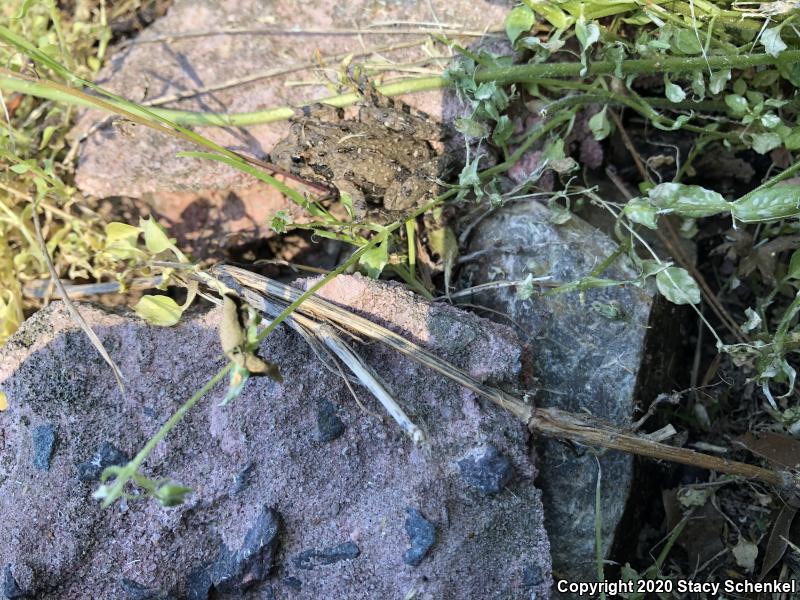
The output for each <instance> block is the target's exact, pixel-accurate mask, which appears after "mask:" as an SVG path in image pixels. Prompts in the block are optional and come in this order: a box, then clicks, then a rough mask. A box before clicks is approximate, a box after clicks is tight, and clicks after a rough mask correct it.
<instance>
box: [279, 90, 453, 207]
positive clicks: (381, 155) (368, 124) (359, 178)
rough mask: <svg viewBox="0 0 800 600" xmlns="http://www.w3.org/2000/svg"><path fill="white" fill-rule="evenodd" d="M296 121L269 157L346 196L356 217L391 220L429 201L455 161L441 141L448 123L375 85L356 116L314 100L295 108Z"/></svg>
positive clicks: (365, 93)
mask: <svg viewBox="0 0 800 600" xmlns="http://www.w3.org/2000/svg"><path fill="white" fill-rule="evenodd" d="M290 123H291V124H290V131H289V135H288V136H287V137H285V138H284V139H282V140H280V141H279V142H278V143H277V144H276V145H275V146H274V148H273V151H272V153H271V155H270V156H271V162H272V163H273V164H274V165H275V166H277V167H279V168H280V169H283V170H284V171H287V172H289V173H291V174H292V175H293V176H295V177H297V178H299V179H303V180H307V181H311V182H314V183H321V184H323V185H326V186H328V187H329V188H330V189H331V192H332V193H333V195H334V196H335V197H337V198H341V197H342V196H343V195H344V194H347V195H348V196H349V197H350V199H351V200H352V211H353V216H354V218H355V220H357V221H359V220H364V219H369V220H370V221H373V222H379V223H386V222H389V221H392V220H396V219H397V218H400V217H402V216H404V215H406V214H408V213H409V212H410V211H413V210H415V209H417V208H418V207H420V206H422V205H424V204H425V203H427V202H429V201H430V200H431V199H432V198H433V197H434V196H436V195H437V194H438V193H439V191H440V189H441V184H440V181H441V180H442V178H445V177H446V176H447V175H448V174H449V172H450V170H451V169H452V167H453V166H454V162H455V161H454V156H453V155H452V154H448V153H444V152H443V151H441V149H440V146H437V145H436V144H435V142H442V141H444V140H446V139H448V138H449V137H450V136H451V135H452V133H451V132H450V131H449V130H448V128H446V127H444V126H443V125H442V124H441V123H439V122H438V121H436V120H435V119H433V118H432V117H430V116H429V115H427V114H426V113H424V112H422V111H418V110H416V109H413V108H412V107H411V106H409V105H408V104H406V103H405V102H402V101H400V100H396V99H392V98H389V97H387V96H384V95H382V94H380V93H379V92H378V91H377V90H376V89H375V88H374V87H369V88H366V89H362V101H361V102H360V103H359V105H358V114H357V116H355V117H354V118H345V112H344V110H343V109H341V108H336V107H333V106H329V105H324V104H314V105H308V106H305V107H303V108H301V109H299V110H298V111H296V112H295V115H294V116H293V117H292V118H291V120H290Z"/></svg>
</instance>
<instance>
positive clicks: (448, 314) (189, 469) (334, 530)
mask: <svg viewBox="0 0 800 600" xmlns="http://www.w3.org/2000/svg"><path fill="white" fill-rule="evenodd" d="M321 293H322V295H324V296H325V297H326V298H328V299H330V300H333V301H335V302H337V303H340V304H342V305H345V306H349V307H351V308H352V309H353V310H354V311H356V312H358V313H359V314H361V315H363V316H365V317H368V318H371V319H374V320H376V321H377V322H379V323H381V324H383V325H385V326H388V327H391V328H392V329H394V330H395V331H397V332H399V333H400V334H401V335H403V336H404V337H406V338H407V339H410V340H414V341H415V342H417V343H419V344H421V345H423V346H424V347H426V348H427V349H428V350H429V351H431V352H433V353H435V354H436V355H438V356H441V357H442V358H444V359H446V360H448V361H450V362H451V363H453V364H455V365H457V366H458V367H459V368H461V369H463V370H465V371H467V372H468V373H470V374H471V375H472V376H473V377H475V378H476V379H478V380H480V381H492V382H493V383H496V384H498V385H504V384H511V383H513V382H515V381H516V380H517V378H518V376H519V370H520V362H519V357H520V347H519V343H518V340H517V338H516V336H515V335H514V333H513V332H512V331H511V329H509V328H507V327H505V326H502V325H498V324H495V323H492V322H490V321H488V320H485V319H481V318H479V317H477V316H476V315H473V314H470V313H466V312H463V311H460V310H458V309H456V308H453V307H451V306H447V305H444V304H439V303H434V304H430V303H427V302H424V301H421V300H420V299H419V298H418V297H417V296H415V295H413V294H411V293H409V292H408V291H407V290H405V288H403V287H402V286H398V285H390V284H380V283H376V282H372V281H370V280H368V279H366V278H364V277H360V276H341V277H339V278H337V279H335V280H334V281H332V282H331V283H329V284H327V285H326V286H325V287H324V288H323V289H322V290H321ZM78 308H79V310H80V311H81V314H82V315H83V317H84V318H85V319H86V320H87V322H88V323H89V324H90V325H91V326H92V327H93V329H94V330H95V331H96V332H97V334H98V336H99V337H100V339H101V340H102V341H103V343H104V344H105V347H106V348H107V349H108V351H109V353H110V354H111V356H112V357H113V358H114V360H115V361H116V362H117V364H118V365H119V367H120V369H121V371H122V373H123V375H124V377H125V380H126V390H125V394H124V396H123V395H122V394H121V393H120V391H119V389H118V387H117V386H116V383H115V381H114V378H113V376H111V375H110V373H109V371H108V368H107V366H106V365H105V363H104V361H103V359H102V358H101V357H99V355H98V354H97V352H96V350H95V349H94V348H93V346H92V344H91V342H90V341H88V340H87V339H86V337H85V335H84V334H83V332H82V331H81V329H80V328H79V327H78V326H77V325H76V324H75V323H73V322H72V320H71V319H70V317H69V314H68V313H67V311H66V310H64V308H63V305H62V304H61V303H60V302H54V303H52V304H51V305H50V306H48V307H47V308H45V309H44V310H42V311H40V312H38V313H36V314H35V315H33V316H32V317H31V318H30V319H28V320H27V321H26V322H25V323H24V324H23V326H22V327H21V329H20V330H19V331H18V332H17V333H16V334H15V335H14V336H12V338H11V339H10V340H9V341H8V342H7V343H6V345H5V346H3V347H2V348H0V390H2V391H3V392H5V393H6V395H7V397H8V402H9V408H8V410H7V411H5V412H4V413H3V417H2V419H0V438H1V439H3V440H4V449H3V452H2V453H0V556H2V557H3V559H4V560H3V564H6V563H8V564H11V569H12V571H13V576H14V578H15V579H14V581H15V582H16V584H18V587H19V589H20V590H23V591H26V592H28V593H29V594H30V595H31V596H33V597H36V598H38V599H41V600H56V599H57V598H125V594H126V592H125V590H124V589H123V587H122V584H121V581H122V579H123V578H124V579H126V580H128V581H130V582H135V583H136V584H137V585H139V586H142V587H143V588H148V589H151V590H163V591H164V592H165V593H168V594H170V595H172V596H174V597H176V598H185V597H188V598H192V599H202V600H208V598H209V597H215V596H217V597H225V596H232V597H235V596H236V595H237V594H240V592H239V591H233V592H222V591H221V590H219V589H217V588H216V587H215V583H216V584H220V585H222V584H225V585H227V583H228V582H230V583H231V584H233V585H231V587H232V588H237V589H238V588H239V587H241V589H242V590H243V591H242V592H241V594H242V596H243V597H245V598H247V597H252V598H264V597H268V590H269V589H273V590H274V591H275V594H276V595H277V596H278V597H279V598H285V597H291V598H296V599H297V600H316V599H318V598H348V599H352V600H371V599H373V598H404V597H406V596H407V595H408V594H409V593H411V592H412V591H413V592H415V593H416V597H417V598H420V599H428V598H444V599H448V598H468V597H481V598H488V599H498V600H499V599H506V598H520V597H525V598H528V597H529V596H530V594H531V593H536V594H537V597H538V598H545V597H547V595H548V589H549V586H550V585H551V581H552V580H551V576H550V558H549V545H548V541H547V536H546V533H545V530H544V524H543V512H542V508H541V503H540V492H539V491H538V490H537V489H536V487H535V486H534V485H533V480H534V477H535V476H536V467H535V464H534V463H533V460H532V458H533V457H532V456H531V453H530V451H529V446H528V444H529V441H530V437H529V435H528V432H527V430H526V428H525V425H524V423H521V422H519V421H518V420H517V419H515V418H514V417H513V416H512V415H510V414H509V413H507V412H506V411H503V410H501V409H499V408H497V407H495V406H494V405H492V404H490V403H488V402H484V401H482V400H481V399H479V398H477V397H475V396H474V395H473V394H472V393H471V392H469V391H467V390H464V389H462V388H460V387H458V386H456V385H454V384H453V383H451V382H449V381H448V380H446V379H444V378H442V377H440V376H438V375H436V374H435V373H433V372H432V371H430V370H428V369H427V368H425V367H422V366H419V365H417V364H416V363H413V362H411V361H410V360H408V359H406V358H404V357H402V356H400V355H398V354H396V353H395V352H393V351H391V350H389V349H386V348H383V347H381V346H380V345H378V344H367V345H358V346H357V349H358V351H359V352H360V353H361V354H362V355H363V356H364V358H365V360H366V361H367V362H368V363H369V364H370V365H371V366H372V367H373V368H374V369H375V370H376V371H377V372H379V373H380V374H381V376H382V377H384V379H385V380H386V384H387V387H388V388H389V389H390V390H393V392H394V393H395V394H396V397H397V401H398V402H399V403H400V404H401V405H402V406H403V407H404V409H405V410H406V412H407V413H408V414H409V416H410V417H411V418H412V419H413V420H414V421H415V422H416V423H417V424H419V425H420V427H422V428H423V429H424V431H425V432H426V434H427V436H428V441H429V445H428V446H427V447H415V446H414V444H413V443H412V442H411V440H410V439H409V438H408V436H406V435H405V434H404V433H403V432H402V431H400V430H399V428H398V427H397V426H396V425H395V424H394V423H393V422H392V421H391V420H390V419H388V418H387V419H385V420H384V419H378V418H375V417H373V416H372V415H373V414H375V413H381V412H382V410H381V407H380V405H379V404H378V403H377V401H376V400H374V399H373V398H371V397H370V396H369V394H368V393H367V392H366V391H365V390H363V389H362V388H360V387H359V386H355V390H356V392H357V393H358V396H359V400H360V401H361V402H362V403H363V404H364V406H365V408H366V409H367V411H363V410H362V409H361V408H360V407H359V405H358V404H357V403H356V402H355V401H351V400H350V398H351V397H350V396H349V391H348V389H347V386H346V385H345V383H344V382H343V381H342V380H341V378H340V377H338V376H337V375H335V374H333V373H331V372H330V371H328V370H327V369H325V368H324V366H323V365H321V364H320V363H319V361H318V359H317V358H316V356H315V354H314V352H313V351H312V350H311V349H310V348H309V347H308V346H307V344H306V343H305V342H304V341H303V339H302V338H301V337H300V336H298V335H296V334H294V333H293V332H291V331H290V330H288V329H287V328H285V327H283V326H281V327H279V328H278V329H277V330H276V331H275V332H274V333H273V334H272V335H271V336H269V337H268V338H267V340H265V342H264V344H263V346H262V348H261V352H260V353H261V355H262V356H268V357H269V359H270V360H271V361H274V362H275V363H276V364H277V365H278V366H279V368H280V370H281V372H282V374H283V377H284V382H283V383H281V384H279V383H277V382H274V381H272V380H270V379H268V378H254V379H251V380H250V381H249V382H248V384H247V386H245V388H244V390H243V392H242V394H241V395H240V396H238V397H237V398H236V399H235V400H233V401H232V402H231V403H230V404H228V405H227V406H219V402H220V401H221V399H222V398H223V397H224V395H225V391H226V387H227V381H225V382H221V383H220V385H218V386H216V387H215V388H214V389H213V390H211V391H210V393H209V395H208V396H207V397H205V398H203V399H202V400H201V401H200V402H199V403H198V404H197V405H196V406H195V407H194V408H193V409H192V410H191V411H189V412H188V413H187V414H186V415H185V416H184V418H183V420H182V421H181V422H180V424H179V425H178V426H177V428H176V429H174V430H173V431H172V432H171V433H170V434H169V435H168V436H167V437H166V438H164V439H163V440H162V441H161V443H159V444H158V446H157V447H156V449H155V450H154V452H153V454H151V455H150V456H149V457H148V458H147V460H146V461H145V462H144V464H143V466H142V472H143V474H144V475H147V476H149V477H151V478H153V479H157V480H160V479H170V480H172V481H175V482H177V483H181V484H183V485H188V486H190V487H191V488H192V489H193V493H192V494H190V495H189V496H188V497H187V501H186V503H185V504H183V505H180V506H176V507H174V508H169V509H164V508H162V507H161V506H160V505H159V504H158V502H156V501H154V500H152V499H147V498H142V499H139V500H136V501H134V500H127V501H121V502H118V503H117V504H115V505H113V506H112V507H110V508H108V509H101V507H99V506H98V504H97V502H96V501H95V500H93V499H92V498H91V493H92V491H93V488H94V487H96V486H94V485H87V484H86V483H85V482H83V481H81V480H80V479H79V473H78V469H77V468H76V465H78V464H81V463H83V462H86V461H87V458H89V457H91V453H92V452H94V451H96V450H97V449H98V448H101V447H102V445H103V442H104V441H107V440H113V443H114V446H115V447H116V448H117V449H118V450H119V452H121V453H124V454H125V455H126V456H134V455H135V453H136V452H137V451H138V450H139V449H140V448H142V446H143V445H144V444H145V443H146V441H147V440H148V439H150V437H151V436H152V435H153V434H154V433H155V432H156V431H157V430H158V428H159V427H160V425H161V423H163V422H164V421H165V420H166V419H168V418H169V416H170V415H172V414H173V413H174V411H175V410H176V408H177V407H178V406H180V404H181V403H182V402H183V401H185V400H186V399H187V398H189V397H190V396H191V394H192V393H193V392H194V391H196V390H197V389H198V388H199V387H200V386H201V385H202V383H203V382H205V381H207V380H208V378H210V377H211V376H212V375H213V374H214V373H215V372H216V371H217V370H218V369H219V368H221V367H222V366H223V365H224V361H223V359H221V358H220V350H219V341H218V334H217V327H218V324H219V318H220V314H221V313H220V311H219V310H218V309H214V310H212V311H209V312H207V313H202V312H200V311H197V312H195V313H194V314H191V315H186V316H185V318H184V319H183V320H182V322H181V323H179V324H178V325H176V326H175V327H170V328H154V327H151V326H148V325H146V324H145V323H143V322H142V321H141V320H139V319H138V318H135V317H134V316H127V315H125V314H120V313H119V311H116V312H115V313H109V312H105V311H102V310H100V309H98V308H95V307H92V306H90V305H85V304H79V305H78ZM42 373H48V377H46V378H43V377H42V375H41V374H42ZM318 398H331V399H333V398H336V399H337V400H336V401H337V403H338V410H337V415H338V417H339V418H340V419H341V420H342V422H343V423H344V425H345V431H344V433H343V434H342V435H341V436H340V437H339V438H338V439H337V440H336V442H334V444H335V451H332V450H333V449H334V446H332V445H331V444H319V443H316V442H314V441H313V439H312V438H313V435H314V432H315V431H316V425H317V423H316V419H317V414H316V410H315V405H314V399H318ZM143 406H151V407H152V409H153V410H152V413H151V415H155V416H148V415H146V414H144V411H143V410H142V407H143ZM42 423H50V424H52V425H53V426H54V428H55V430H56V431H58V447H57V452H56V458H55V459H53V461H52V464H51V465H50V470H49V471H41V470H39V469H37V468H36V467H34V466H33V462H32V460H31V455H32V449H31V432H32V430H33V428H34V427H35V426H36V425H39V424H42ZM309 432H311V433H309ZM478 444H481V445H485V444H492V445H494V446H495V447H497V448H498V449H499V450H500V451H501V452H502V453H503V454H504V455H505V456H506V457H507V458H508V460H509V461H510V462H511V463H512V465H513V467H514V472H515V474H516V475H515V478H514V480H513V481H511V482H510V483H509V484H508V486H509V493H502V494H498V495H495V496H493V497H491V498H483V497H482V496H480V495H479V494H477V493H475V492H474V491H473V490H471V489H469V488H468V487H467V486H466V485H465V484H464V482H463V480H462V478H461V475H460V472H459V469H458V466H457V462H458V460H460V459H462V458H463V457H464V456H465V455H466V454H467V453H468V451H469V449H470V448H473V447H475V446H476V445H478ZM250 463H252V465H253V466H252V468H251V469H248V474H247V476H246V477H244V479H247V481H248V482H249V483H248V484H247V485H245V486H244V487H243V488H242V489H240V491H239V492H238V493H235V494H234V493H233V490H235V489H236V487H237V486H236V483H235V480H236V477H237V474H239V473H241V472H242V470H243V468H244V467H245V466H247V465H248V464H250ZM128 491H129V492H131V493H132V492H134V491H135V488H133V487H131V488H129V490H128ZM409 499H414V500H413V502H414V503H413V506H414V507H415V508H417V509H418V510H419V511H420V512H421V513H422V514H424V515H425V516H426V518H428V519H430V521H432V522H435V523H436V524H437V532H436V533H437V540H436V545H435V547H434V551H431V552H429V553H428V555H427V556H426V557H425V559H424V560H423V561H422V562H421V563H420V564H419V566H417V567H412V566H410V565H407V564H406V563H405V562H403V554H404V552H405V551H406V550H407V549H408V546H409V544H408V537H407V535H406V531H405V529H404V521H405V518H406V514H407V513H406V510H405V509H406V508H407V507H408V506H409V502H410V500H409ZM20 506H24V507H25V510H19V509H18V507H20ZM265 507H269V508H270V509H272V510H274V511H276V512H277V513H279V514H280V516H281V527H280V532H279V533H278V535H277V537H278V539H277V545H276V546H275V547H274V550H272V545H271V542H270V544H269V551H268V549H267V545H263V546H262V541H266V540H267V539H269V540H273V539H274V536H272V535H271V534H268V535H267V536H266V537H264V536H261V535H260V534H256V533H253V532H256V531H261V532H265V531H268V530H270V531H271V528H269V527H265V526H262V525H264V524H265V523H268V522H271V521H272V519H271V518H270V517H269V515H268V514H267V513H265ZM259 524H260V525H259ZM42 531H46V532H48V535H47V536H43V535H41V532H42ZM98 540H102V543H98ZM343 543H344V544H347V543H351V544H355V545H356V546H357V547H358V548H359V552H360V555H359V556H358V558H354V559H349V560H339V561H338V562H332V563H330V564H319V565H318V566H317V567H316V568H314V569H310V570H309V569H301V568H298V567H297V566H295V564H294V562H293V560H292V559H293V558H295V557H297V556H298V555H299V554H301V553H302V552H304V551H306V550H309V549H314V550H317V549H326V548H333V547H336V546H338V545H340V544H343ZM223 546H224V548H226V549H227V550H226V551H225V552H223V553H222V557H221V558H220V556H221V549H222V548H223ZM259 548H263V550H262V551H261V552H260V553H259V551H258V549H259ZM240 551H241V552H242V554H238V553H239V552H240ZM335 554H338V555H340V556H351V555H352V554H353V549H352V548H351V547H350V546H347V547H345V548H344V549H343V550H342V551H340V552H338V553H335ZM231 555H234V558H235V560H231ZM247 556H250V557H256V558H255V559H254V562H253V564H252V565H247V566H245V567H244V568H239V567H240V566H242V564H243V562H246V561H242V560H239V559H245V558H246V557H247ZM269 556H271V557H272V559H271V566H272V568H271V569H269V566H270V563H269V560H266V559H267V558H268V557H269ZM309 560H317V559H309ZM531 563H534V564H536V565H539V567H540V568H541V571H542V573H543V574H544V575H543V578H542V581H541V583H540V585H539V586H537V587H536V588H535V589H534V590H530V589H528V588H527V587H525V586H524V585H523V579H524V570H525V569H526V568H528V566H529V565H530V564H531ZM26 569H27V571H26ZM28 571H30V572H29V573H28ZM231 574H232V575H231ZM259 579H263V580H262V581H258V580H259ZM295 581H296V586H299V589H293V588H292V586H290V585H289V584H288V583H287V582H295ZM4 583H6V584H9V582H8V581H5V582H4ZM9 585H10V584H9ZM292 585H294V583H293V584H292ZM248 586H250V587H248ZM523 595H524V596H523Z"/></svg>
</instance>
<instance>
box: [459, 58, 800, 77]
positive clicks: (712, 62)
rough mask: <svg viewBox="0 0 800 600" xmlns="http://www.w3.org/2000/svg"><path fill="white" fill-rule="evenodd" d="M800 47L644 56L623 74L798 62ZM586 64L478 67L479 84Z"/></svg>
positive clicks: (608, 70)
mask: <svg viewBox="0 0 800 600" xmlns="http://www.w3.org/2000/svg"><path fill="white" fill-rule="evenodd" d="M798 60H800V50H788V51H784V52H782V53H781V54H780V55H779V56H778V57H774V56H771V55H769V54H742V55H722V56H720V55H715V56H709V57H708V59H706V58H704V57H702V56H699V57H694V58H688V57H682V56H679V57H668V58H643V59H631V60H623V61H622V62H621V63H619V68H620V71H621V72H622V76H623V77H626V76H628V75H643V74H653V73H671V74H676V73H691V72H693V71H697V70H698V69H708V68H710V69H711V70H718V69H747V68H750V67H757V66H761V65H777V64H786V63H792V62H797V61H798ZM582 68H583V67H582V66H581V64H580V63H575V62H565V63H536V64H528V65H512V66H508V67H492V68H485V69H478V71H477V72H476V73H475V81H476V83H484V82H489V81H493V82H495V83H497V84H500V85H507V84H511V83H536V81H537V80H539V79H541V78H543V77H544V78H563V77H579V76H580V73H581V69H582ZM616 69H617V64H616V63H614V62H613V61H601V62H594V63H591V64H589V73H588V74H589V75H612V74H613V73H614V71H615V70H616Z"/></svg>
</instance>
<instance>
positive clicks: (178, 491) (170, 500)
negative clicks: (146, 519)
mask: <svg viewBox="0 0 800 600" xmlns="http://www.w3.org/2000/svg"><path fill="white" fill-rule="evenodd" d="M191 493H192V488H188V487H186V486H183V485H179V484H176V483H165V484H163V485H161V486H160V487H159V488H158V489H157V490H156V492H155V497H156V499H157V500H158V501H159V503H160V504H161V506H164V507H167V508H169V507H172V506H179V505H181V504H183V502H184V500H185V499H186V496H187V494H191Z"/></svg>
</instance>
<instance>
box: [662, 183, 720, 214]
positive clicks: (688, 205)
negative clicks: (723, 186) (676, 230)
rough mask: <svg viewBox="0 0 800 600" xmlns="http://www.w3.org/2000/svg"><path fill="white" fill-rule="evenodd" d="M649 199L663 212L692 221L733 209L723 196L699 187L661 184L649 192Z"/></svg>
mask: <svg viewBox="0 0 800 600" xmlns="http://www.w3.org/2000/svg"><path fill="white" fill-rule="evenodd" d="M648 197H649V198H650V202H651V203H652V204H653V205H654V206H656V207H658V208H659V209H661V210H662V212H672V213H675V214H676V215H678V216H681V217H687V218H691V219H696V218H699V217H710V216H712V215H717V214H719V213H722V212H727V211H728V210H730V209H731V203H730V202H728V201H727V200H725V198H724V197H723V196H722V195H721V194H719V193H718V192H714V191H712V190H707V189H705V188H703V187H700V186H699V185H684V184H682V183H661V184H659V185H657V186H655V187H653V188H652V189H651V190H650V191H649V193H648Z"/></svg>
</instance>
